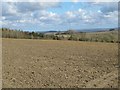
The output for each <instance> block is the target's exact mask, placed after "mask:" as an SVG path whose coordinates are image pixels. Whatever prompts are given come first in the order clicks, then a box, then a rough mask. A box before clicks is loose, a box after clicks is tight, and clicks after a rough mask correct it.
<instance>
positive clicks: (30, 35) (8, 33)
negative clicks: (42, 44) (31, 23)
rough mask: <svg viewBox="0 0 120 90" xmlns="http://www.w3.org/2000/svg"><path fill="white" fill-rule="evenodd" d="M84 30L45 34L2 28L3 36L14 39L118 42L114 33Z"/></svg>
mask: <svg viewBox="0 0 120 90" xmlns="http://www.w3.org/2000/svg"><path fill="white" fill-rule="evenodd" d="M87 36H90V35H89V34H87V33H86V32H79V33H75V32H73V31H66V32H64V33H61V32H57V33H56V34H45V33H41V32H29V31H22V30H12V29H9V28H2V37H3V38H16V39H51V40H72V41H90V42H112V43H114V42H118V40H117V39H115V38H114V36H115V35H104V36H103V35H99V36H98V35H91V36H90V37H87Z"/></svg>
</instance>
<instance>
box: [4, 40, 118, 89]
mask: <svg viewBox="0 0 120 90" xmlns="http://www.w3.org/2000/svg"><path fill="white" fill-rule="evenodd" d="M2 45H3V46H2V63H3V64H2V68H3V74H2V75H3V88H11V87H12V88H31V87H34V88H74V87H79V88H82V87H87V88H95V87H97V88H98V87H101V88H116V87H117V85H118V84H117V83H118V78H117V77H118V71H117V69H118V66H117V63H118V47H117V44H115V43H97V42H79V41H53V40H25V39H3V41H2Z"/></svg>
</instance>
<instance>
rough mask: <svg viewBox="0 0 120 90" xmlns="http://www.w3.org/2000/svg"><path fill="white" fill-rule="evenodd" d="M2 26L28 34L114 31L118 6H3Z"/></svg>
mask: <svg viewBox="0 0 120 90" xmlns="http://www.w3.org/2000/svg"><path fill="white" fill-rule="evenodd" d="M94 1H95V0H94ZM2 26H3V27H7V28H12V29H22V30H27V31H49V30H57V31H62V30H67V29H91V28H114V27H117V26H118V3H117V2H78V0H74V1H71V2H2Z"/></svg>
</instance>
